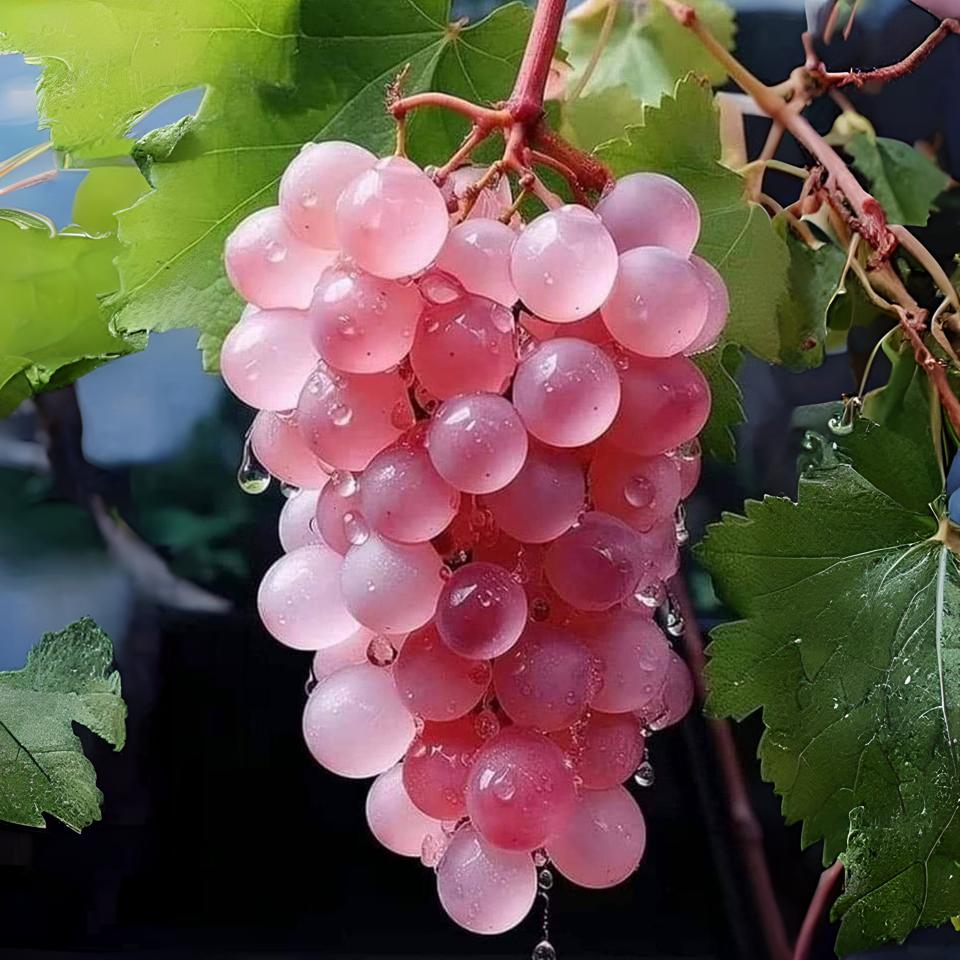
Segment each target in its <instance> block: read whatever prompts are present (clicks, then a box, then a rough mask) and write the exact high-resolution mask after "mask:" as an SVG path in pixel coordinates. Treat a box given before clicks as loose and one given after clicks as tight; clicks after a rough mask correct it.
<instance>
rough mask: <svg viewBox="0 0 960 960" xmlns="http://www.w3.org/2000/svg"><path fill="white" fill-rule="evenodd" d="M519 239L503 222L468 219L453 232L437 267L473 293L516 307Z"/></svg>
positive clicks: (453, 229) (448, 238)
mask: <svg viewBox="0 0 960 960" xmlns="http://www.w3.org/2000/svg"><path fill="white" fill-rule="evenodd" d="M516 238H517V235H516V233H514V231H513V230H511V229H510V228H509V227H508V226H507V225H506V224H505V223H501V222H500V221H499V220H482V219H479V218H478V219H469V220H465V221H464V222H463V223H460V224H457V226H455V227H453V228H452V229H451V231H450V235H449V236H448V237H447V242H446V243H445V244H444V245H443V249H442V250H441V251H440V256H438V257H437V261H436V263H435V264H434V267H435V268H436V269H437V270H442V271H443V272H444V273H448V274H450V276H453V277H456V278H457V280H458V281H459V282H460V284H461V285H462V286H463V288H464V289H465V290H466V291H468V292H469V293H475V294H477V295H478V296H481V297H487V299H489V300H493V301H494V302H495V303H501V304H503V305H504V306H505V307H512V306H513V305H514V304H515V303H516V302H517V299H518V298H517V288H516V287H515V286H514V285H513V280H512V279H511V278H510V251H511V249H512V248H513V243H514V241H515V240H516Z"/></svg>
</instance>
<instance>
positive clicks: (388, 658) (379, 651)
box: [367, 635, 397, 667]
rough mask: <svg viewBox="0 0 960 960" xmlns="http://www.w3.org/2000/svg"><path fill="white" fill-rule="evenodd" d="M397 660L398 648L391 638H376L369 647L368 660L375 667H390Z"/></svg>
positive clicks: (378, 636)
mask: <svg viewBox="0 0 960 960" xmlns="http://www.w3.org/2000/svg"><path fill="white" fill-rule="evenodd" d="M396 659H397V648H396V647H395V646H394V645H393V644H392V643H391V642H390V640H389V638H387V637H382V636H380V635H377V636H375V637H374V638H373V639H372V640H371V641H370V644H369V646H368V647H367V660H369V661H370V663H372V664H373V665H374V666H375V667H389V666H390V664H392V663H393V661H394V660H396Z"/></svg>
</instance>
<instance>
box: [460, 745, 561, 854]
mask: <svg viewBox="0 0 960 960" xmlns="http://www.w3.org/2000/svg"><path fill="white" fill-rule="evenodd" d="M575 803H576V794H575V790H574V783H573V772H572V771H571V769H570V767H569V766H568V765H567V763H566V760H565V758H564V755H563V751H562V750H561V749H560V748H559V747H558V746H557V745H556V744H555V743H554V742H553V741H552V740H548V739H547V738H546V737H545V736H543V734H540V733H536V732H535V731H533V730H526V729H524V728H522V727H508V728H507V729H506V730H501V731H500V733H498V734H497V735H496V736H494V737H491V738H490V739H489V740H487V741H486V743H485V744H484V745H483V746H482V747H481V748H480V750H479V752H478V753H477V757H476V760H475V761H474V764H473V767H472V768H471V770H470V777H469V779H468V780H467V812H468V813H469V815H470V819H471V821H472V822H473V826H474V827H475V828H476V829H477V831H478V832H479V834H480V835H481V836H482V837H483V838H484V839H485V840H486V841H487V842H488V843H492V844H493V845H494V846H496V847H501V848H502V849H504V850H527V851H529V850H536V849H537V847H542V846H543V844H544V841H545V840H546V839H547V838H548V837H552V836H554V835H555V834H556V833H557V832H558V831H560V830H561V829H562V828H563V826H564V824H565V823H566V821H567V819H568V817H569V816H570V814H571V813H572V811H573V808H574V806H575Z"/></svg>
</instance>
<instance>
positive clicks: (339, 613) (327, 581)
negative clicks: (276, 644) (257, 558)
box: [257, 543, 359, 650]
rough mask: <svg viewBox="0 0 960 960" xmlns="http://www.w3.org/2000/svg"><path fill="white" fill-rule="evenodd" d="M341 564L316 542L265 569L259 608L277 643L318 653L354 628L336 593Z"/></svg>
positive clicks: (352, 620)
mask: <svg viewBox="0 0 960 960" xmlns="http://www.w3.org/2000/svg"><path fill="white" fill-rule="evenodd" d="M340 565H341V558H340V557H339V556H338V555H337V554H336V553H334V552H333V550H331V549H330V548H329V547H328V546H326V545H325V544H321V543H317V544H312V545H310V546H306V547H300V548H299V549H297V550H293V551H291V552H290V553H288V554H285V555H284V556H282V557H281V558H280V559H279V560H277V561H276V562H275V563H274V564H273V566H272V567H270V569H269V570H267V572H266V574H264V577H263V580H262V582H261V583H260V590H259V592H258V593H257V607H258V609H259V611H260V619H261V620H263V625H264V626H265V627H266V628H267V630H268V631H269V632H270V633H271V634H272V635H273V636H274V637H275V638H276V639H277V640H279V641H280V642H281V643H283V644H286V645H287V646H288V647H294V648H296V649H297V650H320V649H321V648H323V647H331V646H333V645H334V644H338V643H341V642H342V641H344V640H346V639H347V637H349V636H350V635H351V634H352V633H353V632H354V631H355V630H356V629H357V627H358V626H359V624H358V623H357V622H356V620H354V618H353V617H352V616H351V615H350V613H349V612H348V610H347V608H346V607H345V606H344V604H343V600H342V599H341V597H340V591H339V590H338V589H337V580H338V578H339V575H340Z"/></svg>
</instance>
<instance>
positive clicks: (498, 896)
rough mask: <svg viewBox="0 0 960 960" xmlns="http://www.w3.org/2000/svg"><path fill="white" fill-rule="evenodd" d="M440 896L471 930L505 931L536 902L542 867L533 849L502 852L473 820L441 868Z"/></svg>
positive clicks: (452, 844) (455, 838) (459, 833)
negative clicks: (529, 850) (538, 868)
mask: <svg viewBox="0 0 960 960" xmlns="http://www.w3.org/2000/svg"><path fill="white" fill-rule="evenodd" d="M437 894H438V896H439V897H440V904H441V906H442V907H443V909H444V910H445V911H446V912H447V914H448V915H449V916H450V918H451V919H452V920H454V921H455V922H456V923H458V924H459V925H460V926H461V927H464V928H465V929H467V930H469V931H471V933H484V934H496V933H505V932H506V931H507V930H510V929H512V928H513V927H515V926H516V925H517V924H518V923H520V921H521V920H523V918H524V917H525V916H526V915H527V914H528V913H529V912H530V908H531V907H532V906H533V902H534V900H535V899H536V896H537V868H536V867H535V866H534V863H533V858H532V857H531V856H530V855H529V854H528V853H515V852H513V851H510V850H498V849H497V848H496V847H493V846H491V845H490V844H488V843H486V842H485V841H484V840H483V838H482V837H481V836H480V834H479V833H478V832H477V831H476V830H475V829H474V828H473V827H471V826H470V825H469V824H467V825H464V826H462V827H461V828H460V829H459V830H458V831H457V832H456V833H455V834H454V836H453V839H452V840H451V841H450V845H449V846H448V847H447V849H446V852H445V853H444V855H443V859H442V860H441V861H440V864H439V866H438V867H437Z"/></svg>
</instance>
